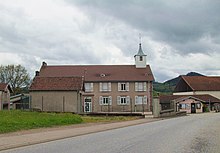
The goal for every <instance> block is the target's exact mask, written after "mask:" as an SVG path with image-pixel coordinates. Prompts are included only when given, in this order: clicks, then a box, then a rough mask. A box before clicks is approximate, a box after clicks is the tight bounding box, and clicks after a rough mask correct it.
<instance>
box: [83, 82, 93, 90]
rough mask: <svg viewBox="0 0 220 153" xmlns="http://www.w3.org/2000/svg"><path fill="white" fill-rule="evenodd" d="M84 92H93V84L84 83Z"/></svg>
mask: <svg viewBox="0 0 220 153" xmlns="http://www.w3.org/2000/svg"><path fill="white" fill-rule="evenodd" d="M84 85H85V92H93V83H85V84H84Z"/></svg>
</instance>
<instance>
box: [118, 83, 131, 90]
mask: <svg viewBox="0 0 220 153" xmlns="http://www.w3.org/2000/svg"><path fill="white" fill-rule="evenodd" d="M118 91H129V82H126V83H125V82H119V83H118Z"/></svg>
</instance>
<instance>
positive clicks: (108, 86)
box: [99, 82, 111, 92]
mask: <svg viewBox="0 0 220 153" xmlns="http://www.w3.org/2000/svg"><path fill="white" fill-rule="evenodd" d="M99 90H100V91H104V92H105V91H111V82H102V83H99Z"/></svg>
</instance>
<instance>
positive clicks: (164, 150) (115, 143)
mask: <svg viewBox="0 0 220 153" xmlns="http://www.w3.org/2000/svg"><path fill="white" fill-rule="evenodd" d="M0 153H220V113H206V114H195V115H190V116H185V117H178V118H172V119H166V120H161V121H157V122H151V123H147V124H141V125H136V126H130V127H126V128H120V129H115V130H109V131H105V132H99V133H93V134H88V135H84V136H78V137H73V138H68V139H63V140H58V141H52V142H48V143H43V144H37V145H32V146H27V147H22V148H17V149H12V150H7V151H2V152H0Z"/></svg>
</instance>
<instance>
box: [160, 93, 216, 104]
mask: <svg viewBox="0 0 220 153" xmlns="http://www.w3.org/2000/svg"><path fill="white" fill-rule="evenodd" d="M189 98H194V99H198V100H200V101H203V102H209V101H210V102H211V103H220V99H218V98H216V97H214V96H212V95H208V94H204V95H161V96H160V97H159V99H160V103H161V104H162V103H170V101H171V100H176V101H180V100H183V99H189Z"/></svg>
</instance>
